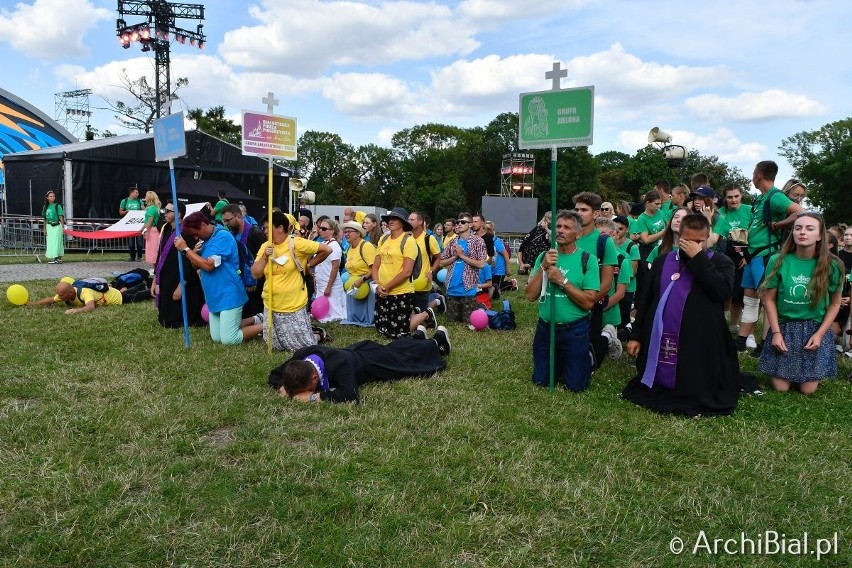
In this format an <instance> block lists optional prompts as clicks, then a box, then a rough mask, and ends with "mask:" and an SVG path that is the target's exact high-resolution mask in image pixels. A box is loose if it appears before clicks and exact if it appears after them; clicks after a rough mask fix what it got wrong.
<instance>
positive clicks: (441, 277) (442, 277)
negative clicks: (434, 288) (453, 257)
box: [435, 268, 447, 284]
mask: <svg viewBox="0 0 852 568" xmlns="http://www.w3.org/2000/svg"><path fill="white" fill-rule="evenodd" d="M435 278H437V279H438V282H440V283H441V284H443V283H444V282H446V281H447V269H446V268H442V269H441V270H439V271H438V274H436V275H435Z"/></svg>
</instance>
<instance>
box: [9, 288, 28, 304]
mask: <svg viewBox="0 0 852 568" xmlns="http://www.w3.org/2000/svg"><path fill="white" fill-rule="evenodd" d="M6 299H7V300H9V303H10V304H12V305H15V306H23V305H24V304H26V303H27V300H29V299H30V293H29V292H27V289H26V288H24V287H23V286H21V285H20V284H12V285H11V286H9V287H8V288H6Z"/></svg>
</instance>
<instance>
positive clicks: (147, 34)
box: [139, 28, 151, 40]
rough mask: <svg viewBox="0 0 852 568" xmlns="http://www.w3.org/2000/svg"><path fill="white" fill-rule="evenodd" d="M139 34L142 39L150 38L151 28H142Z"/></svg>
mask: <svg viewBox="0 0 852 568" xmlns="http://www.w3.org/2000/svg"><path fill="white" fill-rule="evenodd" d="M139 36H140V37H141V38H142V39H143V40H144V39H151V30H150V29H148V28H142V32H141V33H140V34H139Z"/></svg>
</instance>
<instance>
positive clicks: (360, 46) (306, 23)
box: [219, 0, 479, 77]
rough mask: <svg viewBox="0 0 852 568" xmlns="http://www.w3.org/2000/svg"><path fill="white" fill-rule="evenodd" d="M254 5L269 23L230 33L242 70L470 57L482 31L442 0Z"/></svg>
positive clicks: (302, 71) (308, 69)
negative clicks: (471, 26) (433, 0)
mask: <svg viewBox="0 0 852 568" xmlns="http://www.w3.org/2000/svg"><path fill="white" fill-rule="evenodd" d="M263 4H264V6H263V7H262V8H261V7H258V6H252V7H251V8H250V9H249V12H250V14H251V15H252V17H254V18H255V19H257V20H258V21H261V22H264V23H262V24H260V25H257V26H251V27H242V28H238V29H236V30H233V31H230V32H227V33H226V34H225V38H224V42H223V45H222V46H221V48H220V50H219V51H220V53H221V55H222V57H223V58H224V59H225V61H226V62H227V63H229V64H231V65H233V66H235V67H244V68H247V69H254V70H263V71H279V72H285V73H287V74H288V75H293V76H299V77H301V76H316V75H318V74H320V73H322V72H323V70H325V69H327V68H329V67H331V66H335V65H336V66H343V65H368V66H373V65H380V64H386V63H392V62H397V61H405V60H424V59H428V58H430V57H435V56H448V55H454V54H459V53H462V54H465V53H469V52H471V51H472V50H474V49H476V48H477V47H478V46H479V43H478V42H477V41H476V40H475V39H474V38H473V32H474V30H471V29H469V27H468V26H467V24H466V23H465V22H464V21H463V20H462V19H459V18H457V17H456V16H455V15H454V13H453V11H452V10H451V9H450V8H448V7H446V6H441V5H439V4H435V3H425V4H424V3H420V2H405V1H397V2H383V3H381V4H379V5H378V6H373V5H369V4H365V3H358V2H340V1H337V2H319V1H318V0H297V1H292V0H288V1H285V0H265V1H264V2H263Z"/></svg>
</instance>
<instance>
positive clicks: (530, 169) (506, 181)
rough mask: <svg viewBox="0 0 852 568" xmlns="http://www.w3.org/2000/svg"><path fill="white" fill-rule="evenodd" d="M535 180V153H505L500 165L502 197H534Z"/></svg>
mask: <svg viewBox="0 0 852 568" xmlns="http://www.w3.org/2000/svg"><path fill="white" fill-rule="evenodd" d="M534 181H535V155H533V154H527V153H523V152H509V153H508V154H504V155H503V163H502V165H501V166H500V195H501V196H502V197H533V187H534V186H535V183H534Z"/></svg>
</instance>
